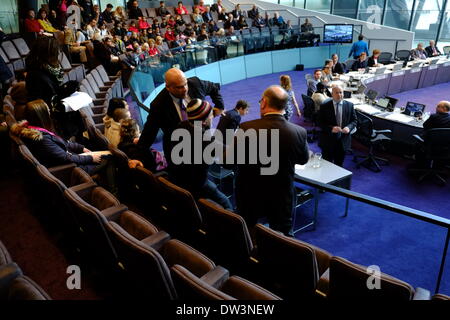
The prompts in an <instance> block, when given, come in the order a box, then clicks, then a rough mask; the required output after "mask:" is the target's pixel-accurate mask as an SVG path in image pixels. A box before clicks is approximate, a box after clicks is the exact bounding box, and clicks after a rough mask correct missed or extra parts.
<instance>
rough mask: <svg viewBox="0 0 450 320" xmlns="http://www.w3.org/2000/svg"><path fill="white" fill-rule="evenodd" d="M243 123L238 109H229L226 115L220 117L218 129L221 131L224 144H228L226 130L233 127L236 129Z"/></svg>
mask: <svg viewBox="0 0 450 320" xmlns="http://www.w3.org/2000/svg"><path fill="white" fill-rule="evenodd" d="M240 123H241V115H240V114H239V111H237V110H236V109H232V110H228V111H227V112H226V113H225V115H224V116H221V117H220V120H219V123H218V124H217V131H220V133H221V134H222V137H223V144H225V145H226V144H227V142H229V141H227V140H226V130H227V129H232V130H236V129H237V128H238V127H239V124H240Z"/></svg>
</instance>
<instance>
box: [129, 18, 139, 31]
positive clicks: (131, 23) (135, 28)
mask: <svg viewBox="0 0 450 320" xmlns="http://www.w3.org/2000/svg"><path fill="white" fill-rule="evenodd" d="M128 32H136V33H138V32H139V29H138V28H137V27H136V22H134V21H132V22H130V25H129V26H128Z"/></svg>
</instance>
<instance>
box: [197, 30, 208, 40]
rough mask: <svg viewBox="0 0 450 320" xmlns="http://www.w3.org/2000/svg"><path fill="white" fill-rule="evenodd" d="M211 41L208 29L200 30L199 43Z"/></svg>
mask: <svg viewBox="0 0 450 320" xmlns="http://www.w3.org/2000/svg"><path fill="white" fill-rule="evenodd" d="M207 40H209V36H208V31H207V30H206V29H203V28H202V29H201V30H200V34H199V35H198V37H197V41H198V42H201V41H207Z"/></svg>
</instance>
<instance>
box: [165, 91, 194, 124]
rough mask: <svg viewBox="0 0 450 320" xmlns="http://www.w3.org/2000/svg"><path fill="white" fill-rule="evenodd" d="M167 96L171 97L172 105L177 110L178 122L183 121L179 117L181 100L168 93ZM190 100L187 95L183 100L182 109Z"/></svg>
mask: <svg viewBox="0 0 450 320" xmlns="http://www.w3.org/2000/svg"><path fill="white" fill-rule="evenodd" d="M169 94H170V96H171V97H172V101H173V104H174V105H175V108H176V109H177V112H178V116H179V117H180V120H183V118H182V117H181V108H180V100H181V99H180V98H177V97H175V96H173V95H172V94H171V93H169ZM191 100H192V99H191V97H189V95H186V98H184V99H183V105H184V107H186V106H187V105H188V103H189V102H191Z"/></svg>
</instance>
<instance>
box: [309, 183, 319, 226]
mask: <svg viewBox="0 0 450 320" xmlns="http://www.w3.org/2000/svg"><path fill="white" fill-rule="evenodd" d="M319 194H320V191H319V189H317V188H314V213H313V219H312V222H311V225H312V227H313V230H316V220H317V211H318V210H319Z"/></svg>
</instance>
